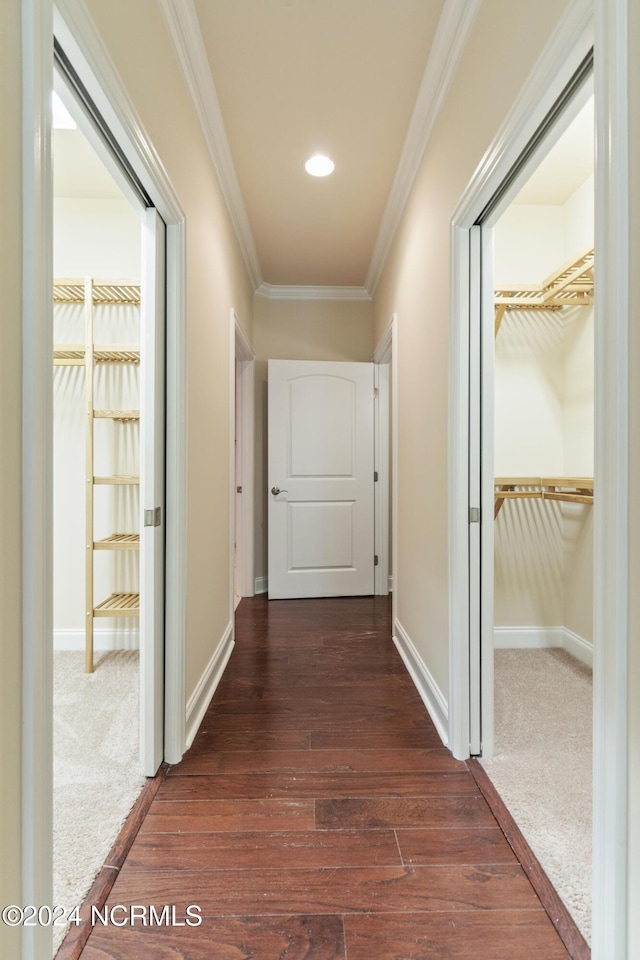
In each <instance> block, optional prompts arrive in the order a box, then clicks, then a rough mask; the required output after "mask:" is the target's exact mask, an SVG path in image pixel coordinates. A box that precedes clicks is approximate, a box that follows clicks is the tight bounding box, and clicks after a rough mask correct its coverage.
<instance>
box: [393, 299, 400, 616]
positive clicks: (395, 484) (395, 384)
mask: <svg viewBox="0 0 640 960" xmlns="http://www.w3.org/2000/svg"><path fill="white" fill-rule="evenodd" d="M398 326H399V324H398V314H397V313H394V314H393V315H392V317H391V576H392V577H393V593H392V595H391V622H392V623H395V620H396V618H397V616H398V584H399V582H400V578H399V575H398V510H399V502H400V498H399V494H398V366H399V362H398V350H399V348H398V341H399V333H398Z"/></svg>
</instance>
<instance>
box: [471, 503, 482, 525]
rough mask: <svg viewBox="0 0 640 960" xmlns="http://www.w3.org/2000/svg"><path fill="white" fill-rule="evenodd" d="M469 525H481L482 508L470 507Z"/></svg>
mask: <svg viewBox="0 0 640 960" xmlns="http://www.w3.org/2000/svg"><path fill="white" fill-rule="evenodd" d="M469 523H480V507H469Z"/></svg>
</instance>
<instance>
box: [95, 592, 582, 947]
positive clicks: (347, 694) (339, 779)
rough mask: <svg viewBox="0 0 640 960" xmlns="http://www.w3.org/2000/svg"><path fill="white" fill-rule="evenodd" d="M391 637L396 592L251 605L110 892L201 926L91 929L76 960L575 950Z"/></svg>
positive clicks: (242, 611) (244, 607) (116, 900)
mask: <svg viewBox="0 0 640 960" xmlns="http://www.w3.org/2000/svg"><path fill="white" fill-rule="evenodd" d="M390 633H391V628H390V610H389V603H388V602H387V600H386V598H384V599H383V598H374V597H366V598H356V599H338V600H300V601H272V602H271V603H269V602H268V601H267V600H266V599H265V598H264V597H256V598H254V599H245V600H243V601H242V602H241V604H240V606H239V608H238V610H237V613H236V646H235V649H234V652H233V654H232V656H231V660H230V661H229V665H228V667H227V670H226V672H225V674H224V677H223V679H222V681H221V683H220V685H219V687H218V690H217V692H216V694H215V697H214V700H213V702H212V704H211V706H210V708H209V710H208V713H207V716H206V718H205V720H204V722H203V724H202V727H201V729H200V732H199V733H198V736H197V738H196V740H195V743H194V744H193V747H192V748H191V750H190V751H189V753H188V754H187V755H186V757H185V759H184V760H183V762H182V763H181V764H179V765H178V766H176V767H173V768H172V769H171V770H170V772H169V775H168V776H167V777H166V779H165V780H164V782H163V783H162V784H161V786H160V789H159V791H158V793H157V795H156V798H155V800H154V801H153V803H152V805H151V807H150V810H149V813H148V815H147V816H146V818H145V819H144V822H143V823H142V827H141V829H140V831H139V833H138V836H137V838H136V840H135V842H134V843H133V846H132V848H131V850H130V852H129V855H128V857H127V859H126V861H125V863H124V865H123V867H122V869H121V870H120V872H119V875H118V878H117V880H116V882H115V884H114V886H113V889H112V891H111V894H110V896H109V900H108V904H112V905H113V904H123V905H128V904H143V905H150V904H155V905H156V906H157V907H158V910H159V909H160V908H161V907H162V906H163V905H164V904H176V905H177V907H178V916H179V917H182V916H184V910H185V908H186V906H187V905H189V904H196V905H198V906H199V907H200V908H201V910H202V918H203V920H202V924H201V925H200V926H194V927H190V926H174V927H158V926H151V927H149V926H142V925H139V924H136V925H135V926H130V925H129V926H122V927H116V926H102V925H100V924H98V925H97V926H95V928H94V930H93V932H92V934H91V936H90V937H89V940H88V943H87V945H86V947H85V949H84V951H83V952H82V960H137V958H143V957H144V958H148V957H153V960H168V958H169V957H170V958H172V960H176V958H182V960H241V958H255V960H277V958H283V960H284V958H286V960H347V958H348V960H401V958H402V960H406V958H408V957H411V958H412V960H427V958H429V960H433V958H435V957H447V958H471V957H473V958H474V960H561V958H566V957H568V954H567V952H566V951H565V949H564V947H563V945H562V943H561V941H560V939H559V937H558V936H557V934H556V932H555V930H554V928H553V926H552V924H551V922H550V920H549V919H548V917H547V914H546V913H545V912H544V910H543V909H542V907H541V905H540V902H539V900H538V898H537V896H536V894H535V893H534V891H533V889H532V887H531V886H530V884H529V881H528V880H527V879H526V877H525V875H524V873H523V871H522V869H521V867H520V865H519V864H518V862H517V861H516V859H515V857H514V854H513V853H512V851H511V848H510V847H509V845H508V844H507V842H506V840H505V838H504V836H503V834H502V832H501V830H500V829H499V828H498V826H497V824H496V821H495V820H494V817H493V815H492V813H491V811H490V809H489V807H488V806H487V804H486V802H485V800H484V798H483V797H482V795H481V794H480V792H479V790H478V788H477V786H476V783H475V781H474V779H473V777H472V776H471V774H470V773H469V772H468V771H467V769H466V767H465V765H464V764H463V763H460V762H458V761H455V760H453V759H452V758H451V756H450V754H449V752H448V750H446V749H445V748H444V747H443V746H442V744H441V742H440V740H439V738H438V736H437V733H436V731H435V729H434V728H433V726H432V724H431V721H430V719H429V717H428V715H427V713H426V710H425V708H424V706H423V704H422V701H421V700H420V698H419V696H418V694H417V692H416V690H415V687H414V686H413V683H412V681H411V679H410V677H409V675H408V674H407V672H406V669H405V667H404V664H403V663H402V661H401V659H400V656H399V655H398V653H397V651H396V649H395V647H394V645H393V643H392V642H391V639H390Z"/></svg>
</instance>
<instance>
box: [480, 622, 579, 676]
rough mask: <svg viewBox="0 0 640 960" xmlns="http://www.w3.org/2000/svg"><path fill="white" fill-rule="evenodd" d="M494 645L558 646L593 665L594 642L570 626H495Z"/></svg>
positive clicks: (516, 647)
mask: <svg viewBox="0 0 640 960" xmlns="http://www.w3.org/2000/svg"><path fill="white" fill-rule="evenodd" d="M493 645H494V648H495V649H496V650H542V649H546V648H549V647H556V648H560V649H562V650H566V651H567V653H570V654H571V656H572V657H575V658H576V660H580V661H581V662H582V663H584V664H586V666H588V667H592V666H593V644H592V643H591V642H590V641H589V640H585V639H584V637H581V636H579V635H578V634H577V633H574V632H573V630H569V629H568V627H495V628H494V631H493Z"/></svg>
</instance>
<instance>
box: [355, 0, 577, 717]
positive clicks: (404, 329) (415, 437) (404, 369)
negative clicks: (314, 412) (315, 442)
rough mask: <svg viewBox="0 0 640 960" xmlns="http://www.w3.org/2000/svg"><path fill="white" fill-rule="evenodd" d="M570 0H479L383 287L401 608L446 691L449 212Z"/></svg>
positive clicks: (379, 300)
mask: <svg viewBox="0 0 640 960" xmlns="http://www.w3.org/2000/svg"><path fill="white" fill-rule="evenodd" d="M565 6H566V4H565V3H562V2H557V0H542V2H540V3H536V4H535V5H533V4H514V3H512V2H510V0H485V2H484V3H483V4H482V6H481V8H480V11H479V13H478V17H477V19H476V22H475V25H474V28H473V31H472V34H471V37H470V39H469V42H468V44H467V46H466V48H465V51H464V54H463V57H462V60H461V63H460V66H459V68H458V71H457V73H456V76H455V78H454V80H453V83H452V86H451V89H450V91H449V94H448V97H447V100H446V102H445V104H444V107H443V110H442V112H441V114H440V116H439V118H438V120H437V122H436V125H435V127H434V130H433V133H432V137H431V141H430V143H429V147H428V149H427V152H426V155H425V157H424V159H423V162H422V164H421V167H420V170H419V172H418V176H417V178H416V182H415V184H414V186H413V189H412V191H411V194H410V197H409V201H408V204H407V207H406V209H405V212H404V214H403V217H402V220H401V222H400V226H399V229H398V232H397V234H396V237H395V240H394V242H393V245H392V247H391V250H390V254H389V258H388V260H387V263H386V266H385V269H384V272H383V275H382V277H381V280H380V282H379V284H378V287H377V290H376V293H375V297H374V324H375V339H376V342H377V341H378V340H379V339H380V338H381V337H382V335H383V333H384V330H385V328H386V326H387V324H388V322H389V319H390V317H391V315H392V313H394V312H397V314H398V424H399V425H398V501H399V509H398V569H397V571H395V579H394V589H395V591H396V597H397V604H398V619H399V620H400V622H401V624H402V627H403V628H404V630H405V632H406V633H407V634H408V635H409V637H410V638H411V640H412V641H413V643H414V644H415V646H416V648H417V651H418V653H419V655H420V656H421V658H422V659H423V661H424V663H425V664H426V666H427V667H428V669H429V672H430V673H431V676H432V677H433V679H434V682H435V684H436V685H437V686H438V688H439V689H440V691H441V693H442V695H443V697H444V699H445V701H446V700H447V699H448V686H449V664H448V656H449V644H448V635H449V620H448V580H449V574H448V502H447V497H448V494H447V491H448V475H447V463H448V441H449V438H448V424H447V409H448V386H449V384H448V366H449V337H448V320H447V318H448V314H449V244H450V238H449V221H450V217H451V214H452V212H453V210H454V209H455V207H456V204H457V203H458V201H459V199H460V197H461V196H462V193H463V191H464V190H465V188H466V186H467V184H468V183H469V180H470V179H471V176H472V174H473V172H474V170H475V169H476V167H477V165H478V163H479V162H480V160H481V159H482V156H483V154H484V152H485V150H486V149H487V147H488V146H489V144H490V143H491V140H492V139H493V137H494V136H495V134H496V131H497V130H498V128H499V126H500V124H501V123H502V122H503V120H504V118H505V116H506V114H507V111H508V110H509V108H510V107H511V105H512V103H513V100H514V99H515V97H516V95H517V93H518V91H519V89H520V87H521V86H522V84H523V83H524V81H525V79H526V77H527V76H528V74H529V72H530V70H531V69H532V67H533V65H534V63H535V62H536V60H537V58H538V56H539V55H540V53H541V51H542V49H543V47H544V45H545V43H546V42H547V40H548V39H549V37H550V36H551V34H552V33H553V30H554V28H555V26H556V24H557V22H558V19H559V18H560V16H561V15H562V13H563V12H564V9H565ZM487 64H490V65H491V69H487Z"/></svg>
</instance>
